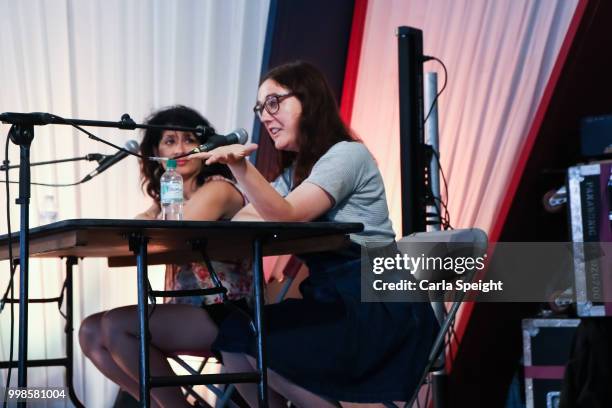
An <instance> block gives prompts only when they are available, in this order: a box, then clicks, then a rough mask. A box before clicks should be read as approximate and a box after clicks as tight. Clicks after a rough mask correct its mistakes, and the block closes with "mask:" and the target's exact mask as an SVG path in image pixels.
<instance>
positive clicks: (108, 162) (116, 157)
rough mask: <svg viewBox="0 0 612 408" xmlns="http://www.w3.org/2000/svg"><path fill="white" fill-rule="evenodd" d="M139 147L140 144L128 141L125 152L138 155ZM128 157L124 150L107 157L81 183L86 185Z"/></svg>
mask: <svg viewBox="0 0 612 408" xmlns="http://www.w3.org/2000/svg"><path fill="white" fill-rule="evenodd" d="M138 147H139V146H138V142H137V141H135V140H128V141H127V142H126V143H125V150H127V151H130V152H132V153H137V152H138ZM128 155H129V153H128V152H126V151H124V150H119V151H118V152H117V153H115V154H113V155H111V156H106V157H105V158H104V159H102V160H101V161H100V164H99V165H98V167H97V168H96V169H95V170H94V171H92V172H91V173H89V174H88V175H86V176H85V177H84V178H83V180H81V183H85V182H86V181H89V180H91V179H92V178H94V177H95V176H97V175H98V174H100V173H102V172H103V171H104V170H106V169H108V168H109V167H110V166H112V165H113V164H115V163H117V162H119V161H121V160H122V159H124V158H125V157H127V156H128Z"/></svg>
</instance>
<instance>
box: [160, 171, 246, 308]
mask: <svg viewBox="0 0 612 408" xmlns="http://www.w3.org/2000/svg"><path fill="white" fill-rule="evenodd" d="M212 180H217V181H218V180H221V181H226V182H228V183H231V184H232V185H234V186H236V183H235V182H234V181H232V180H229V179H226V178H225V177H222V176H211V177H208V178H207V179H206V180H205V183H206V182H208V181H212ZM236 188H237V189H238V187H237V186H236ZM238 191H239V192H240V193H241V194H242V195H243V197H244V194H243V193H242V191H240V189H238ZM245 203H246V198H245ZM211 263H212V267H213V269H214V271H215V273H216V274H217V276H218V277H219V280H220V281H221V284H222V285H223V286H224V287H225V288H226V289H227V298H228V299H229V300H238V299H241V298H245V299H249V298H250V297H251V287H252V283H253V272H252V268H251V262H250V261H248V260H247V261H245V260H242V261H236V262H220V261H211ZM214 286H215V284H214V282H213V280H212V278H211V276H210V273H209V271H208V268H207V267H206V264H205V263H204V262H190V263H187V264H183V265H166V276H165V288H166V290H189V289H207V288H212V287H214ZM222 301H223V300H222V298H221V295H212V296H186V297H177V298H167V299H166V302H167V303H175V304H176V303H178V304H191V305H194V306H202V305H211V304H215V303H221V302H222Z"/></svg>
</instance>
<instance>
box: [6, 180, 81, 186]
mask: <svg viewBox="0 0 612 408" xmlns="http://www.w3.org/2000/svg"><path fill="white" fill-rule="evenodd" d="M7 182H8V183H10V184H19V182H18V181H13V180H0V183H7ZM82 183H83V180H81V181H77V182H76V183H68V184H51V183H30V185H32V186H43V187H72V186H78V185H79V184H82Z"/></svg>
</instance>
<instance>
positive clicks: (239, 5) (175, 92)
mask: <svg viewBox="0 0 612 408" xmlns="http://www.w3.org/2000/svg"><path fill="white" fill-rule="evenodd" d="M268 8H269V0H229V1H225V0H224V1H215V0H208V1H199V0H163V1H162V0H158V1H150V0H127V1H123V0H105V1H102V0H97V1H96V0H23V1H12V0H0V86H1V91H0V112H5V111H13V112H33V111H41V112H51V113H54V114H57V115H59V116H63V117H70V118H81V119H98V120H113V121H116V120H119V119H120V117H121V115H122V114H123V113H126V112H127V113H129V114H130V115H131V117H132V118H133V119H134V120H135V121H137V122H141V121H143V120H144V118H145V117H146V116H147V115H148V114H149V113H150V112H151V111H152V110H154V109H158V108H160V107H163V106H168V105H172V104H184V105H187V106H191V107H194V108H196V109H198V110H199V111H201V112H202V113H203V114H204V116H206V117H207V118H208V119H209V120H210V121H211V122H212V123H213V125H214V126H215V127H216V128H217V130H218V131H219V132H229V131H231V130H233V129H235V128H238V127H244V128H246V129H251V128H252V121H253V114H252V111H251V107H252V105H253V103H254V101H255V97H256V91H257V81H258V78H259V72H260V65H261V55H262V52H263V43H264V36H265V28H266V22H267V14H268ZM8 130H9V126H8V125H1V126H0V134H1V135H2V136H1V137H0V140H1V142H2V147H3V148H4V141H5V137H6V134H7V132H8ZM89 130H90V131H92V132H93V133H94V134H96V135H97V136H99V137H101V138H104V139H106V140H109V141H112V142H113V143H115V144H118V145H124V144H125V142H126V141H127V140H129V139H136V140H140V138H141V135H140V134H139V133H137V132H134V131H119V130H111V129H94V128H89ZM94 152H99V153H105V154H111V153H113V150H112V149H111V148H109V147H107V146H105V145H103V144H100V143H97V142H94V141H92V140H90V139H88V138H87V136H86V135H84V134H82V133H79V132H78V131H76V130H73V129H71V128H69V127H65V126H45V127H37V128H36V137H35V139H34V141H33V143H32V157H31V160H32V162H37V161H45V160H52V159H59V158H69V157H76V156H83V155H85V154H87V153H94ZM9 157H10V160H11V164H16V163H18V162H19V149H18V148H17V147H16V146H14V145H12V144H11V146H10V155H9ZM2 158H3V159H4V150H2ZM95 166H96V163H95V162H78V163H68V164H61V165H53V166H44V167H33V168H32V181H37V182H44V183H69V182H72V181H76V180H80V179H81V178H82V177H83V176H84V175H85V174H87V173H88V172H89V171H91V170H93V169H94V168H95ZM138 175H139V172H138V164H137V162H136V160H134V159H133V158H127V159H126V160H123V161H122V162H120V163H119V164H117V165H115V166H114V167H112V168H110V169H109V170H107V171H106V172H105V173H103V174H102V175H100V176H98V177H96V178H95V179H93V180H92V181H90V182H88V183H86V184H84V185H82V186H79V187H69V188H49V187H33V188H32V200H31V211H30V226H32V227H33V226H37V225H39V224H40V223H41V221H42V220H41V219H40V217H39V213H40V211H41V204H42V201H43V198H44V196H45V195H51V196H52V197H53V198H52V200H54V201H55V202H56V207H57V210H58V213H59V214H58V218H59V219H60V220H61V219H70V218H131V217H133V216H134V215H135V214H136V213H138V212H140V211H142V210H144V209H145V208H146V207H147V206H148V205H149V203H148V199H147V198H146V197H145V196H144V194H143V193H142V192H141V190H140V183H139V177H138ZM17 178H18V172H17V171H12V172H11V179H13V180H17ZM0 179H4V174H2V175H0ZM1 190H2V191H1V192H0V203H2V210H1V213H2V216H0V233H2V234H4V233H6V232H7V220H6V215H5V214H6V213H5V209H4V208H5V202H6V193H5V190H4V185H2V189H1ZM17 193H18V190H17V188H16V186H13V187H11V209H10V214H11V222H12V229H13V231H17V230H18V229H19V208H18V207H17V206H16V205H15V204H14V200H15V198H16V197H17ZM30 268H31V271H30V296H31V297H41V296H57V295H58V293H59V290H60V288H61V284H62V281H63V263H61V262H60V261H54V260H49V261H40V260H32V261H31V266H30ZM58 271H59V272H58ZM162 274H163V272H162V270H161V268H159V267H158V268H155V269H154V270H153V272H152V274H151V278H152V284H153V285H154V286H158V287H159V286H160V285H161V284H162V281H163V276H162ZM8 275H9V268H8V263H7V262H2V263H0V288H1V290H2V292H4V288H5V286H6V284H7V282H8ZM17 287H18V286H17ZM135 300H136V284H135V270H134V269H133V268H121V269H119V268H118V269H108V268H107V267H106V261H105V260H104V259H86V260H84V261H81V262H80V263H79V266H78V268H77V270H76V273H75V299H74V301H75V317H76V320H77V323H76V327H75V352H76V359H75V382H76V391H77V394H78V395H79V396H80V398H81V400H82V401H83V402H84V403H85V405H86V406H88V407H104V406H110V405H111V403H112V399H113V398H114V396H115V394H116V386H114V384H112V383H110V382H109V381H106V380H105V379H104V378H103V376H102V375H101V374H100V373H99V372H98V371H97V369H95V368H94V367H93V365H92V364H91V363H90V362H89V361H88V360H85V359H84V358H83V357H82V354H81V353H80V349H79V347H78V342H77V339H76V329H78V322H79V321H80V320H81V319H82V318H84V317H86V316H88V315H90V314H92V313H95V312H98V311H102V310H105V309H109V308H112V307H116V306H120V305H126V304H133V303H135ZM16 309H17V308H16ZM56 309H57V308H56V307H55V306H39V305H32V306H30V325H29V330H30V332H29V334H30V335H29V357H30V358H55V357H60V356H63V350H64V344H65V342H64V340H63V321H62V319H61V317H60V316H59V314H58V313H57V310H56ZM16 317H17V313H16ZM9 321H10V319H9V308H8V307H6V308H5V309H4V311H3V312H2V313H1V314H0V329H1V330H0V358H1V359H2V360H6V359H8V354H9V353H8V350H9ZM15 328H17V325H15ZM15 338H16V336H15ZM14 358H16V343H15V354H14ZM63 375H64V370H63V369H61V368H50V369H44V368H35V369H30V370H29V374H28V383H29V385H32V386H62V385H63V384H64V382H63ZM5 379H6V370H3V371H2V378H1V380H2V384H3V385H4V382H5ZM13 381H14V383H13V384H16V370H13Z"/></svg>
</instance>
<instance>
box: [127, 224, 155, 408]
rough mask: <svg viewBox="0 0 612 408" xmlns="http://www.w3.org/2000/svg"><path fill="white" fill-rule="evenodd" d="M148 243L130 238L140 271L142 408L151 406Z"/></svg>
mask: <svg viewBox="0 0 612 408" xmlns="http://www.w3.org/2000/svg"><path fill="white" fill-rule="evenodd" d="M147 242H148V238H146V237H144V236H142V235H140V234H134V235H133V236H132V237H130V247H131V249H132V251H134V252H135V253H136V268H137V271H138V328H139V329H140V331H139V332H140V337H139V340H140V350H139V373H138V380H139V388H140V406H141V407H145V408H148V407H150V406H151V395H150V391H151V375H150V372H149V317H148V315H147V312H148V307H147V299H148V294H147V292H148V289H149V286H148V282H149V279H148V276H147Z"/></svg>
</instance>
